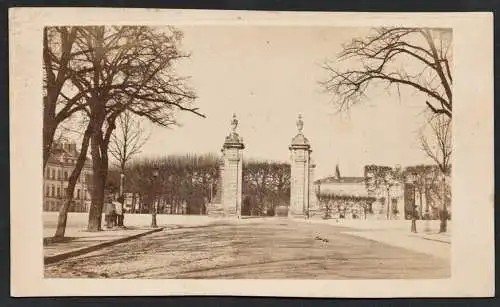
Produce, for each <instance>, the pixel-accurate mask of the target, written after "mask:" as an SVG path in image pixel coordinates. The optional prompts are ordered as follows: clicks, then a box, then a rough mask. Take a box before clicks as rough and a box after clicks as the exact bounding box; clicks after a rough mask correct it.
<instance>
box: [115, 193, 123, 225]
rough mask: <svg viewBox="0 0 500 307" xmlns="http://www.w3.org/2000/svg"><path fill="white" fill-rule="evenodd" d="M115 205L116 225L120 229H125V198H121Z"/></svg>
mask: <svg viewBox="0 0 500 307" xmlns="http://www.w3.org/2000/svg"><path fill="white" fill-rule="evenodd" d="M114 205H115V212H116V225H117V226H118V227H123V219H124V212H123V196H119V197H118V199H117V201H115V202H114Z"/></svg>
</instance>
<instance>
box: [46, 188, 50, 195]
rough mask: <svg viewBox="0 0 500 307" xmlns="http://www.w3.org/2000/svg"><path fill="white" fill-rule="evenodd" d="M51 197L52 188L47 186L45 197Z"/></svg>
mask: <svg viewBox="0 0 500 307" xmlns="http://www.w3.org/2000/svg"><path fill="white" fill-rule="evenodd" d="M49 195H50V187H49V186H46V187H45V196H49Z"/></svg>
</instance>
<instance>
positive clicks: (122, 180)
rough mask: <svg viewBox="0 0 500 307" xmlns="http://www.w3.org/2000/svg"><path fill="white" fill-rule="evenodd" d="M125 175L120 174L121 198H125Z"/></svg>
mask: <svg viewBox="0 0 500 307" xmlns="http://www.w3.org/2000/svg"><path fill="white" fill-rule="evenodd" d="M124 179H125V174H124V173H120V196H123V184H124Z"/></svg>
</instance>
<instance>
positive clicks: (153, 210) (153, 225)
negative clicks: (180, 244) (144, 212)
mask: <svg viewBox="0 0 500 307" xmlns="http://www.w3.org/2000/svg"><path fill="white" fill-rule="evenodd" d="M152 175H153V193H151V194H152V204H151V228H157V227H158V225H157V223H156V211H157V209H158V208H157V204H156V179H157V178H158V169H157V168H154V169H153V173H152Z"/></svg>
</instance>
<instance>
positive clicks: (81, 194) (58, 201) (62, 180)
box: [43, 143, 92, 212]
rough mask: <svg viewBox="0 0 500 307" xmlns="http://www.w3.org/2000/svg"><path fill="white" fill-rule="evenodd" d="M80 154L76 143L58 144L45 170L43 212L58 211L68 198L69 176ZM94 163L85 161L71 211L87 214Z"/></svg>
mask: <svg viewBox="0 0 500 307" xmlns="http://www.w3.org/2000/svg"><path fill="white" fill-rule="evenodd" d="M78 155H79V152H78V151H77V150H76V144H75V143H56V144H54V146H53V149H52V152H51V155H50V157H49V160H48V161H47V165H46V166H45V170H44V176H43V178H44V180H43V185H44V187H43V191H44V192H43V210H44V211H58V210H59V208H60V206H61V205H62V204H63V202H64V199H65V197H66V193H67V188H68V182H69V176H71V172H72V171H73V169H74V168H75V165H76V161H77V159H78ZM91 179H92V163H91V161H90V159H87V160H86V161H85V164H84V167H83V169H82V171H81V173H80V177H79V178H78V181H77V184H76V187H75V192H74V195H73V199H74V201H73V203H72V204H71V206H70V208H69V211H71V212H87V211H88V209H89V207H90V202H91V197H90V195H91V194H90V193H91Z"/></svg>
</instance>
